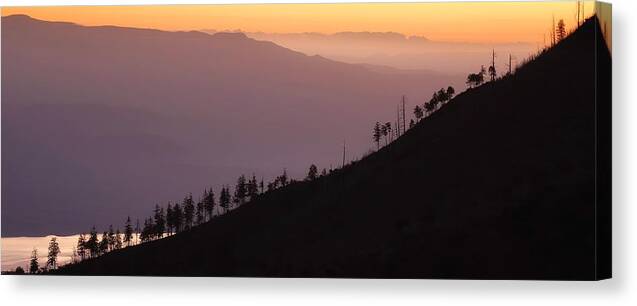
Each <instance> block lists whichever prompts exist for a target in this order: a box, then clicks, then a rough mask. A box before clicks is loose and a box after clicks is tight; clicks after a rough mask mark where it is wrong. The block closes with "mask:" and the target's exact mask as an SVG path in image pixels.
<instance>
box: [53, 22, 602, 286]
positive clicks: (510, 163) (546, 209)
mask: <svg viewBox="0 0 637 306" xmlns="http://www.w3.org/2000/svg"><path fill="white" fill-rule="evenodd" d="M596 63H597V65H596ZM596 68H597V78H596V70H595V69H596ZM609 92H610V54H609V52H608V50H607V48H606V46H605V44H604V43H603V40H602V38H601V34H600V32H599V29H598V26H597V22H596V21H595V19H591V20H589V21H587V22H586V23H585V24H584V25H583V26H582V27H580V29H578V30H577V31H576V32H575V33H573V34H572V35H570V36H569V37H568V38H566V39H564V40H563V41H562V42H560V43H559V44H558V45H557V46H556V47H554V48H552V49H550V50H548V51H547V52H545V53H543V54H541V55H540V56H538V57H537V58H536V59H534V60H533V61H532V62H530V63H528V64H526V65H525V66H523V67H522V68H520V69H519V70H518V71H517V73H516V74H515V75H514V76H512V77H505V78H503V79H500V80H498V81H495V82H491V83H487V84H485V85H483V86H480V87H478V88H476V89H471V90H468V91H466V92H464V93H462V94H460V95H458V96H457V97H456V98H455V99H453V100H452V101H451V102H449V103H448V104H447V105H446V106H445V107H444V108H443V109H441V110H440V111H438V112H437V113H435V114H434V115H432V116H431V117H429V118H427V119H426V120H424V121H422V122H420V123H419V124H418V125H417V126H416V127H414V128H412V129H411V130H409V131H407V133H406V134H405V135H404V136H402V137H401V138H400V139H398V140H397V141H395V142H394V143H392V144H391V145H389V146H387V147H385V148H382V149H381V150H380V151H378V152H376V153H374V154H372V155H370V156H368V157H366V158H364V159H362V160H360V161H359V162H356V163H354V164H352V165H349V166H347V167H345V169H343V170H339V171H337V172H335V173H333V174H331V175H329V176H327V177H323V178H320V179H318V180H316V181H313V182H303V183H297V184H292V185H290V186H288V187H286V188H283V189H279V190H277V191H275V192H270V193H267V194H265V195H263V196H262V197H261V198H260V199H258V200H256V201H253V202H251V203H248V204H246V205H244V206H243V207H240V208H239V209H237V210H235V211H233V212H231V213H230V214H228V215H226V216H224V217H220V218H217V219H215V220H213V221H212V222H208V223H207V224H204V225H202V226H199V227H197V228H195V229H193V230H191V231H189V232H184V233H181V234H178V235H176V236H172V237H169V238H166V239H161V240H158V241H155V242H150V243H146V244H143V245H140V246H135V247H130V248H125V249H123V250H120V251H114V252H111V253H109V254H107V255H105V256H102V257H100V258H98V259H95V260H88V261H85V262H83V263H80V264H77V265H74V266H68V267H65V268H62V269H61V270H59V271H58V272H59V273H62V274H99V275H175V276H176V275H180V276H266V277H381V278H496V279H500V278H515V279H599V278H604V277H609V276H610V274H609V272H610V266H609V264H610V253H609V252H610V251H609V250H610V245H606V244H604V243H607V242H608V240H607V239H606V238H609V235H610V220H609V218H610V198H609V197H610V193H609V190H610V189H609V188H610V185H609V183H610V182H609V179H610V176H609V175H610V160H609V158H610V155H609V153H610V151H609V150H610V137H609V135H610V134H609V133H610V128H609V121H608V120H609V118H610V117H609V116H610V97H609V96H608V95H609ZM596 97H597V98H598V99H600V100H599V101H596ZM596 131H602V132H603V134H599V135H598V137H596V136H595V133H596ZM598 148H602V149H601V150H599V149H598ZM596 213H597V214H598V218H597V219H596ZM607 251H608V252H607Z"/></svg>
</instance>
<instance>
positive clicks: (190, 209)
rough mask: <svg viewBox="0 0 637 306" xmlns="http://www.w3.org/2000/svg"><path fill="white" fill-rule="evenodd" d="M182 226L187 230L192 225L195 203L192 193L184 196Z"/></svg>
mask: <svg viewBox="0 0 637 306" xmlns="http://www.w3.org/2000/svg"><path fill="white" fill-rule="evenodd" d="M183 206H184V228H185V229H186V230H189V229H190V228H191V227H192V221H193V218H194V216H195V204H194V201H193V200H192V194H189V195H188V196H187V197H185V198H184V202H183Z"/></svg>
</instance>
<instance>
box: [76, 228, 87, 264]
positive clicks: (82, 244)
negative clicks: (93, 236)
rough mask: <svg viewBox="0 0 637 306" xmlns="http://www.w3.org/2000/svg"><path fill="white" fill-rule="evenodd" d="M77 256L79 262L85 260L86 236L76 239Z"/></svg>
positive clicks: (82, 235)
mask: <svg viewBox="0 0 637 306" xmlns="http://www.w3.org/2000/svg"><path fill="white" fill-rule="evenodd" d="M77 255H78V256H80V260H84V259H86V236H84V234H80V237H79V238H77Z"/></svg>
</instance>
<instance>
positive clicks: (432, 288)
mask: <svg viewBox="0 0 637 306" xmlns="http://www.w3.org/2000/svg"><path fill="white" fill-rule="evenodd" d="M290 2H301V3H310V2H312V3H319V2H325V1H316V0H307V1H281V0H279V1H276V0H275V1H273V0H258V1H255V0H237V1H209V0H208V1H201V0H199V1H198V0H189V1H185V4H201V3H290ZM328 2H387V1H355V0H353V1H338V0H331V1H328ZM401 2H418V1H401ZM428 2H441V1H428ZM612 2H613V11H614V13H613V14H614V16H613V23H614V26H613V31H614V33H613V36H614V39H613V62H614V65H613V66H614V67H613V205H614V207H613V275H614V278H613V279H612V280H608V281H602V282H545V281H538V282H532V281H448V280H446V281H442V280H348V279H344V280H343V279H249V278H248V279H242V278H148V277H12V276H2V277H0V304H2V305H18V303H20V305H23V304H26V305H36V304H37V305H47V306H48V305H91V306H93V305H115V304H122V305H127V304H135V305H147V304H155V305H159V304H161V305H190V304H208V305H224V306H225V305H255V304H258V305H277V306H284V305H295V306H297V305H309V306H312V305H317V306H318V305H321V306H325V305H328V306H333V305H352V304H358V305H439V304H443V305H472V306H478V305H488V306H495V305H534V306H535V305H553V304H555V305H561V306H563V305H578V306H580V305H584V306H585V305H604V306H606V305H637V280H636V277H637V270H636V267H637V265H636V264H635V261H637V252H636V249H637V248H636V245H637V244H636V241H637V235H635V234H637V231H636V228H637V221H636V220H635V218H637V214H636V213H635V212H636V205H637V197H636V196H637V188H632V187H636V186H635V184H634V183H633V182H635V181H637V177H635V176H636V174H637V164H636V163H635V158H634V157H637V147H636V140H637V136H635V135H637V111H636V106H635V105H637V97H636V96H635V92H634V91H630V87H631V86H633V87H634V84H636V83H637V79H636V77H635V75H637V65H636V63H637V61H636V60H635V56H634V55H635V54H637V48H636V47H637V42H636V41H637V40H635V39H634V33H635V32H637V29H636V27H635V20H636V19H637V16H636V15H635V12H637V5H636V4H635V1H631V0H616V1H612ZM175 3H178V2H176V1H174V0H57V1H55V0H53V1H51V0H4V1H3V2H2V3H1V4H0V5H2V6H28V5H97V4H101V5H106V4H108V5H131V4H175ZM629 33H630V34H629ZM630 55H632V56H630ZM629 157H633V159H632V160H631V159H630V158H629ZM631 183H632V184H631ZM631 189H632V190H631Z"/></svg>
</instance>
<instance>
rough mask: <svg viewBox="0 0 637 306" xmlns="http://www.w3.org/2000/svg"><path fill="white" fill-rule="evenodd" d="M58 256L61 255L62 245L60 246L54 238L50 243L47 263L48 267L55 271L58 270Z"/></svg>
mask: <svg viewBox="0 0 637 306" xmlns="http://www.w3.org/2000/svg"><path fill="white" fill-rule="evenodd" d="M58 254H60V245H59V244H58V241H57V237H52V238H51V241H49V255H48V256H47V258H48V259H47V261H46V265H47V267H50V268H51V269H54V270H55V269H57V267H58V263H57V260H58Z"/></svg>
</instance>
